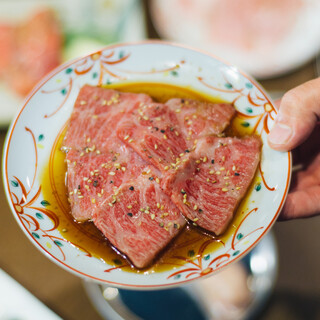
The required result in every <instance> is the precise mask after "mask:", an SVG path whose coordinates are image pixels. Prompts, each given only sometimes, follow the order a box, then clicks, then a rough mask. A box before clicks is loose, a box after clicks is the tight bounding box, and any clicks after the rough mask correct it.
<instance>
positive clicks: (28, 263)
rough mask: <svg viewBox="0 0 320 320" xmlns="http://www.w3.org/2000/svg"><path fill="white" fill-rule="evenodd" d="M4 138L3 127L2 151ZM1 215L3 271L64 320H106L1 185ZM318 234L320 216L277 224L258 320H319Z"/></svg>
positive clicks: (291, 78) (280, 83) (284, 80)
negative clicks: (35, 240) (31, 235)
mask: <svg viewBox="0 0 320 320" xmlns="http://www.w3.org/2000/svg"><path fill="white" fill-rule="evenodd" d="M151 36H152V34H151ZM315 76H316V72H315V63H314V61H312V62H310V63H308V64H307V65H305V66H303V67H302V68H300V69H299V70H296V71H294V72H292V73H291V74H288V75H285V76H283V77H279V78H277V79H272V80H266V81H261V84H262V85H263V86H264V87H265V88H266V89H267V90H269V91H286V90H289V89H291V88H293V87H295V86H297V85H299V84H301V83H303V82H305V81H307V80H309V79H312V78H314V77H315ZM5 135H6V128H3V129H2V130H1V131H0V150H2V149H3V143H4V139H5ZM0 215H1V223H0V268H1V269H3V270H4V271H6V272H7V273H8V274H10V275H11V276H12V277H13V278H14V279H16V280H17V281H18V282H19V283H20V284H22V285H23V286H24V287H25V288H27V289H28V290H29V291H30V292H31V293H32V294H34V295H35V296H36V297H37V298H39V299H40V300H41V301H42V302H43V303H44V304H46V305H47V306H48V307H49V308H50V309H52V310H53V311H54V312H55V313H57V314H58V315H59V316H60V317H62V318H63V319H66V320H82V319H91V320H95V319H97V320H98V319H101V317H100V316H99V315H98V313H97V312H96V310H95V309H94V307H93V306H92V305H91V303H90V301H89V299H88V297H87V295H86V292H85V290H84V288H83V285H82V280H80V279H79V278H77V277H76V276H74V275H72V274H70V273H68V272H67V271H65V270H63V269H62V268H60V267H58V266H57V265H55V264H54V263H52V262H51V261H50V260H49V259H47V258H46V257H45V256H44V255H43V254H42V253H40V252H39V251H38V250H37V249H36V248H35V247H34V246H33V245H32V244H31V242H30V241H29V240H28V239H27V238H26V236H25V235H24V233H23V232H22V230H21V229H20V228H19V227H18V225H17V223H16V221H15V219H14V217H13V215H12V213H11V212H10V209H9V206H8V204H7V200H6V198H5V194H4V190H3V184H2V183H0ZM319 230H320V216H318V217H315V218H311V219H305V220H295V221H289V222H277V223H276V224H275V226H274V227H273V233H274V235H275V239H276V243H277V247H278V254H279V269H278V277H277V281H276V285H275V288H274V290H273V293H272V295H271V298H270V299H269V301H268V303H267V305H266V307H265V308H264V310H263V311H262V313H261V314H260V315H259V317H258V319H261V320H267V319H268V320H269V319H270V320H271V319H272V320H277V319H290V320H291V319H292V320H305V319H308V320H313V319H320V275H319V273H320V241H319V234H320V233H319Z"/></svg>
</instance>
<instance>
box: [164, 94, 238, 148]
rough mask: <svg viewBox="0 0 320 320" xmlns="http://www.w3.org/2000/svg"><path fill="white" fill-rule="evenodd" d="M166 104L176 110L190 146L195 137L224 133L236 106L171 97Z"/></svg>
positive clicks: (180, 125)
mask: <svg viewBox="0 0 320 320" xmlns="http://www.w3.org/2000/svg"><path fill="white" fill-rule="evenodd" d="M166 105H167V106H168V107H169V108H170V110H172V111H174V112H175V114H176V116H177V119H178V123H179V127H180V128H181V131H182V133H183V135H184V137H185V138H186V140H187V142H186V143H187V144H188V147H192V146H193V144H192V143H193V141H194V139H199V138H201V137H205V136H209V135H219V134H220V133H222V132H223V131H224V129H225V128H226V127H227V126H228V125H229V124H230V121H231V119H232V117H233V116H234V115H235V108H234V107H233V106H232V105H231V104H226V103H209V102H200V101H196V100H191V99H170V100H169V101H167V102H166Z"/></svg>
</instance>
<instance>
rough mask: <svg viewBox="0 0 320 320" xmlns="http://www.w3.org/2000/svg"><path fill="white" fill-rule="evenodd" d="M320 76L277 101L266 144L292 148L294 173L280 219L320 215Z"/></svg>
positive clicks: (284, 148)
mask: <svg viewBox="0 0 320 320" xmlns="http://www.w3.org/2000/svg"><path fill="white" fill-rule="evenodd" d="M319 119H320V78H318V79H315V80H311V81H308V82H306V83H304V84H302V85H300V86H298V87H296V88H294V89H292V90H290V91H288V92H287V93H286V94H285V95H284V96H283V98H282V99H281V101H280V107H279V111H278V115H277V118H276V121H275V125H274V127H273V128H272V130H271V132H270V134H269V136H268V142H269V145H270V146H271V147H272V148H273V149H275V150H279V151H290V150H292V155H293V167H295V166H299V167H300V169H301V170H299V171H295V172H293V176H292V182H291V187H290V190H289V194H288V197H287V200H286V202H285V204H284V207H283V209H282V212H281V214H280V217H279V219H280V220H288V219H295V218H306V217H311V216H314V215H317V214H320V125H319V124H320V123H319Z"/></svg>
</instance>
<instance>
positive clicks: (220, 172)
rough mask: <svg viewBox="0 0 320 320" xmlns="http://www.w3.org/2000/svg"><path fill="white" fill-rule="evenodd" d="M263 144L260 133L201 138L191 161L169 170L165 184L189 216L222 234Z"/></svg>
mask: <svg viewBox="0 0 320 320" xmlns="http://www.w3.org/2000/svg"><path fill="white" fill-rule="evenodd" d="M260 148H261V141H260V139H259V138H258V137H256V136H251V137H246V138H243V139H240V138H219V137H214V136H210V137H205V138H201V139H200V140H199V141H198V143H197V145H196V149H195V150H194V152H193V153H191V154H190V155H188V156H187V158H186V160H187V161H185V162H184V161H183V162H182V163H181V164H180V165H179V166H178V167H177V168H176V169H175V170H174V169H171V170H169V171H168V172H167V174H166V176H165V177H164V178H163V181H162V188H163V190H164V191H165V192H166V193H167V194H168V195H169V196H170V197H171V199H172V201H173V202H174V203H175V204H176V205H177V207H178V208H179V209H180V210H181V211H182V213H183V214H184V215H185V216H186V217H187V218H188V219H189V220H191V221H192V222H193V223H195V224H196V225H198V226H200V227H202V228H204V229H206V230H209V231H211V232H213V233H215V234H216V235H219V234H221V233H223V232H224V231H225V229H226V227H227V226H228V224H229V222H230V220H231V219H232V217H233V213H234V212H235V210H236V208H237V206H238V205H239V202H240V200H241V199H242V198H243V197H244V195H245V193H246V191H247V190H248V187H249V185H250V183H251V181H252V179H253V177H254V174H255V171H256V168H257V165H258V163H259V159H260Z"/></svg>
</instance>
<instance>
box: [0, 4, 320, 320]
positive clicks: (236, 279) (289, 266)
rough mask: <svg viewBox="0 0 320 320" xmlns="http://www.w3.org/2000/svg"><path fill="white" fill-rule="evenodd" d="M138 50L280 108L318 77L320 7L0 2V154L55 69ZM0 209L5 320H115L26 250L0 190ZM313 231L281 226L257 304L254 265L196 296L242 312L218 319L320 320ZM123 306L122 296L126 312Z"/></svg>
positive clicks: (90, 291)
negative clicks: (174, 47) (181, 53)
mask: <svg viewBox="0 0 320 320" xmlns="http://www.w3.org/2000/svg"><path fill="white" fill-rule="evenodd" d="M144 39H163V40H169V41H174V42H177V43H182V44H186V45H189V46H192V47H195V48H198V49H201V50H204V51H207V52H209V53H211V54H213V55H216V56H218V57H221V58H222V59H224V60H226V61H228V62H230V63H232V64H235V65H236V66H238V67H239V68H240V69H242V70H244V71H245V72H247V73H249V74H251V75H252V76H254V77H255V78H256V79H257V80H258V81H259V82H260V83H261V84H262V86H263V87H264V88H265V89H266V90H267V91H268V92H269V93H270V95H271V96H272V97H273V98H275V99H277V98H280V97H281V96H282V95H283V94H284V92H286V91H288V90H290V89H291V88H293V87H295V86H297V85H299V84H301V83H303V82H305V81H308V80H310V79H313V78H316V77H318V75H319V71H320V64H319V62H318V54H319V50H320V1H319V0H281V1H279V0H149V1H148V0H66V1H63V0H51V1H49V0H48V1H45V0H0V148H1V150H2V148H3V144H4V140H5V136H6V132H7V129H8V127H9V125H10V123H11V121H12V120H13V118H14V116H15V115H16V114H17V113H18V112H19V109H20V108H21V107H22V105H23V101H24V99H25V97H26V96H27V95H28V93H29V92H30V91H31V90H32V88H33V87H34V86H35V85H36V84H37V82H38V81H39V80H40V79H41V78H42V77H43V76H45V75H46V74H47V73H48V72H50V71H51V70H52V69H53V68H55V67H56V66H58V65H60V64H61V63H63V62H65V61H67V60H70V59H73V58H76V57H79V56H82V55H85V54H88V53H91V52H93V51H95V50H96V49H100V48H101V47H103V46H106V45H108V44H110V43H115V42H126V41H141V40H144ZM0 208H1V211H0V215H1V218H2V219H1V223H0V320H4V319H6V320H8V319H31V318H32V319H51V317H52V319H58V318H59V317H60V318H62V319H66V320H74V319H97V320H98V319H100V320H101V319H110V320H112V319H116V318H113V317H112V316H111V314H110V315H109V316H107V315H106V314H107V312H108V310H109V309H108V308H109V306H110V304H109V303H107V301H108V299H107V298H108V297H105V299H104V298H103V299H102V300H101V301H100V300H99V298H98V297H97V294H98V295H99V294H100V295H101V293H103V292H107V291H106V289H108V288H99V290H100V291H94V290H96V289H97V288H91V287H90V285H88V284H84V283H83V282H82V281H81V280H80V279H79V278H77V277H75V276H73V275H71V274H69V273H68V272H66V271H64V270H63V269H61V268H59V267H57V266H56V265H54V264H53V263H52V262H50V261H49V260H48V259H47V258H46V257H45V256H43V255H42V254H41V253H40V252H38V251H37V249H36V248H34V247H33V246H32V244H31V243H29V241H28V240H27V238H26V237H25V236H24V234H23V232H22V231H21V230H20V229H19V227H18V225H17V224H16V222H15V221H14V218H13V216H12V214H11V213H10V210H9V207H8V204H7V201H6V199H5V195H4V191H3V185H2V184H1V185H0ZM319 229H320V218H319V217H316V218H312V219H306V220H300V221H290V222H277V223H276V225H275V226H274V228H273V230H272V233H271V236H270V239H271V240H270V243H269V245H267V248H269V249H266V250H267V252H268V250H269V254H270V252H271V258H268V259H272V257H273V260H272V261H273V265H272V268H273V269H272V272H271V271H270V270H269V271H270V272H271V273H270V274H268V276H269V280H270V281H269V282H270V283H269V286H268V290H267V291H266V292H264V296H263V299H260V300H259V301H258V300H257V299H256V300H254V299H253V298H254V295H255V294H256V293H257V291H254V290H253V288H252V286H250V281H252V277H253V275H254V274H253V271H254V270H253V269H252V268H251V269H250V261H249V260H248V259H249V258H252V257H249V258H248V259H247V261H243V262H242V263H241V264H239V265H237V266H235V267H234V268H233V269H230V270H229V271H228V272H227V273H225V274H221V275H220V276H219V278H218V277H216V279H215V280H212V281H211V282H210V283H209V282H207V283H203V284H201V285H200V286H199V288H197V290H200V291H201V290H202V291H203V292H204V293H205V295H204V296H206V297H207V298H206V299H207V301H206V303H209V304H210V303H212V305H213V304H214V305H215V306H216V307H217V308H218V309H219V308H220V309H219V310H223V308H225V309H228V310H231V309H232V310H233V311H235V310H240V309H241V310H242V313H235V312H233V313H229V315H227V313H223V312H220V315H217V314H216V317H215V318H214V319H221V320H222V319H248V317H247V315H248V314H249V311H250V310H251V309H253V308H255V312H254V314H252V313H251V318H252V319H261V320H266V319H268V320H269V319H294V320H295V319H297V320H300V319H301V320H302V319H311V320H312V319H320V276H319V270H320V255H319V252H320V242H319V240H318V234H319ZM251 262H252V261H251ZM248 266H249V267H248ZM251 267H252V266H251ZM249 269H250V270H249ZM1 270H2V271H1ZM260 271H261V270H260ZM265 271H266V270H265ZM250 272H251V273H250ZM213 278H214V277H213ZM13 279H15V280H13ZM15 281H16V282H15ZM251 284H252V283H251ZM212 288H216V290H212ZM221 288H224V289H225V290H223V289H221ZM226 288H227V289H226ZM109 291H110V290H109ZM109 293H110V292H109ZM220 293H221V294H220ZM117 294H119V293H117ZM111 296H112V295H111ZM136 297H138V298H139V299H140V300H141V299H145V297H144V296H138V294H137V295H136ZM149 297H150V294H149ZM126 299H127V300H126ZM130 299H131V301H133V300H132V296H131V297H130V296H128V295H127V296H126V295H125V293H123V296H122V300H123V301H122V302H125V301H129V300H130ZM157 299H158V301H160V300H161V297H159V296H155V297H154V300H153V301H156V300H157ZM98 300H99V303H98ZM2 301H3V303H1V302H2ZM161 301H162V300H161ZM253 301H258V302H255V305H253ZM149 303H151V302H149ZM217 303H218V304H217ZM17 304H19V306H21V307H20V308H17V307H14V306H17ZM127 304H128V303H127ZM136 304H138V302H136ZM11 306H13V308H11ZM221 306H223V308H222V307H221ZM221 308H222V309H221ZM218 309H217V310H218ZM50 310H52V312H51V311H50ZM243 310H245V312H243ZM230 314H231V315H230ZM30 315H31V316H30ZM228 317H229V318H228ZM117 319H122V318H117ZM125 319H134V318H133V315H132V314H130V315H129V316H127V318H125ZM150 319H153V318H152V317H151V318H150ZM154 319H155V318H154ZM163 319H168V318H167V317H163ZM175 319H179V317H178V318H177V317H176V318H175ZM181 319H185V317H181ZM191 319H192V318H191ZM194 319H200V317H197V316H195V317H194Z"/></svg>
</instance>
